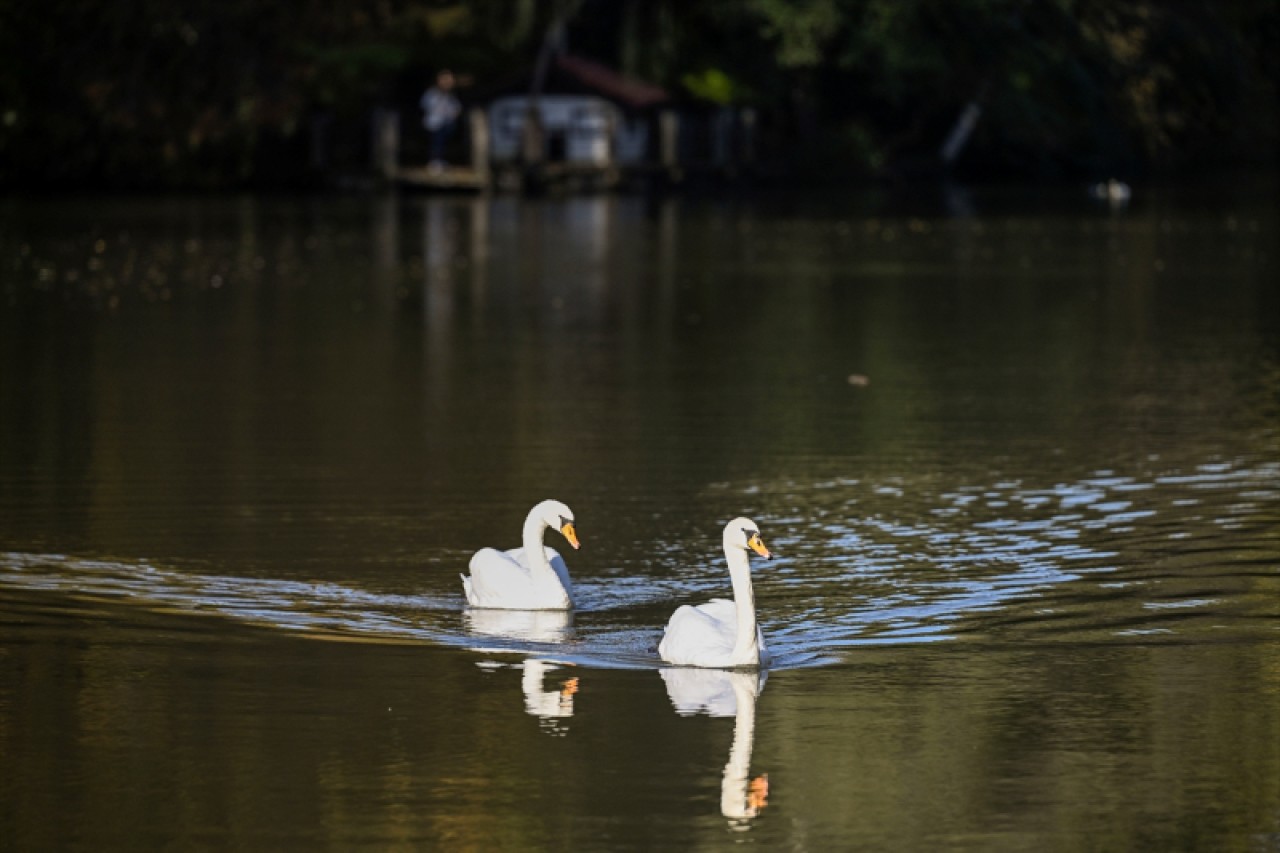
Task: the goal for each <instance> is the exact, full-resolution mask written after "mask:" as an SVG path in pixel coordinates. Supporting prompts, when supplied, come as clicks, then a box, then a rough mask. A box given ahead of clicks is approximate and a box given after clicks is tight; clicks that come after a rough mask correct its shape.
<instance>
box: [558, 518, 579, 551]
mask: <svg viewBox="0 0 1280 853" xmlns="http://www.w3.org/2000/svg"><path fill="white" fill-rule="evenodd" d="M560 533H561V535H563V536H564V538H565V539H568V540H569V544H570V545H572V546H573V550H575V551H576V550H578V549H579V548H581V547H582V546H581V545H579V544H578V532H577V531H576V530H574V529H573V522H572V521H567V522H565V525H564V527H561V528H560Z"/></svg>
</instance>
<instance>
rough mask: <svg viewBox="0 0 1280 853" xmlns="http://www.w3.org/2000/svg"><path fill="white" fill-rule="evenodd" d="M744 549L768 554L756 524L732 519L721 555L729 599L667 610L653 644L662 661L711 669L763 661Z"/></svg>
mask: <svg viewBox="0 0 1280 853" xmlns="http://www.w3.org/2000/svg"><path fill="white" fill-rule="evenodd" d="M748 548H750V549H751V550H752V551H755V552H756V553H757V554H759V555H760V556H761V557H764V558H765V559H766V560H768V559H771V558H772V557H771V555H770V554H769V549H768V548H766V547H765V546H764V541H763V540H762V539H761V538H760V528H759V527H757V526H756V523H755V522H754V521H752V520H751V519H749V518H735V519H734V520H733V521H731V522H729V523H728V524H726V525H725V526H724V556H725V560H726V561H728V563H729V577H730V579H731V580H732V581H733V601H726V600H725V599H723V598H713V599H712V600H711V601H708V602H707V603H706V604H699V605H698V606H697V607H693V606H691V605H688V604H686V605H684V606H683V607H681V608H680V609H678V610H676V612H675V613H673V614H671V621H670V622H668V623H667V630H666V633H665V634H664V635H663V637H662V643H661V644H659V646H658V654H659V655H661V657H662V659H663V660H665V661H667V662H668V663H674V664H680V665H681V666H702V667H715V668H720V667H733V666H764V665H766V664H767V663H768V661H769V656H768V651H767V650H766V649H765V645H764V635H763V634H761V633H760V628H759V627H758V626H757V625H756V602H755V594H754V593H753V592H752V589H751V564H750V562H749V561H748V559H747V549H748Z"/></svg>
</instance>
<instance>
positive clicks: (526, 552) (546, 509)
mask: <svg viewBox="0 0 1280 853" xmlns="http://www.w3.org/2000/svg"><path fill="white" fill-rule="evenodd" d="M548 527H554V528H555V529H556V530H559V531H560V533H561V534H562V535H563V536H564V538H565V539H567V540H569V544H570V545H572V546H573V547H574V548H575V549H576V548H578V547H579V546H578V534H577V531H576V530H575V529H574V526H573V512H572V511H571V510H570V509H569V508H568V507H567V506H565V505H564V504H562V503H560V501H543V502H542V503H540V504H538V505H537V506H535V507H534V508H533V509H531V510H529V517H528V518H526V519H525V520H524V539H523V541H524V547H523V548H512V549H511V550H510V551H498V550H496V549H494V548H481V549H480V550H479V551H476V553H475V556H473V557H472V558H471V566H470V568H471V577H467V576H466V575H463V576H462V588H463V589H464V590H465V591H466V593H467V603H468V604H470V605H471V606H472V607H496V608H502V609H506V610H568V609H569V608H571V607H573V584H572V583H570V582H569V569H568V567H567V566H565V564H564V559H563V558H561V556H560V555H559V554H558V553H557V552H556V550H555V549H554V548H548V547H546V546H544V545H543V544H542V536H543V534H544V533H545V532H546V530H547V528H548Z"/></svg>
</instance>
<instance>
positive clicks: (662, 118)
mask: <svg viewBox="0 0 1280 853" xmlns="http://www.w3.org/2000/svg"><path fill="white" fill-rule="evenodd" d="M679 142H680V117H679V116H678V115H676V112H675V110H663V111H662V112H660V113H659V114H658V157H659V158H660V164H661V166H662V170H663V171H664V172H665V173H666V175H667V177H668V178H671V179H672V180H675V179H677V178H678V177H679V176H680V145H679Z"/></svg>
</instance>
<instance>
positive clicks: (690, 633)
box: [658, 598, 767, 667]
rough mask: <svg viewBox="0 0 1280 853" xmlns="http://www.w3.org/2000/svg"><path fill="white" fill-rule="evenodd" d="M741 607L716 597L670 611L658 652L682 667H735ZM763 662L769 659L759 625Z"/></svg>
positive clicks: (757, 630)
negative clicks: (734, 656)
mask: <svg viewBox="0 0 1280 853" xmlns="http://www.w3.org/2000/svg"><path fill="white" fill-rule="evenodd" d="M737 620H738V606H737V605H736V604H735V603H734V602H732V601H729V600H728V599H724V598H713V599H711V600H710V601H708V602H707V603H706V604H699V605H697V606H694V605H691V604H686V605H684V606H683V607H680V608H679V609H678V610H676V612H675V613H672V614H671V620H670V621H669V622H667V630H666V634H665V635H664V636H663V638H662V643H661V644H659V646H658V654H659V655H660V656H661V657H662V659H663V660H665V661H667V662H668V663H674V664H678V665H680V666H706V667H724V666H733V665H734V661H733V649H734V645H735V644H736V643H737V640H738V625H737ZM756 641H757V642H758V643H759V646H760V662H761V663H764V662H765V661H766V660H767V653H766V651H765V646H764V634H763V633H762V632H761V631H760V629H759V628H758V627H757V628H756Z"/></svg>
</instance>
